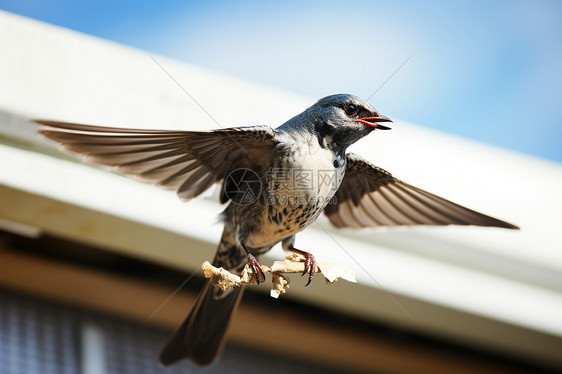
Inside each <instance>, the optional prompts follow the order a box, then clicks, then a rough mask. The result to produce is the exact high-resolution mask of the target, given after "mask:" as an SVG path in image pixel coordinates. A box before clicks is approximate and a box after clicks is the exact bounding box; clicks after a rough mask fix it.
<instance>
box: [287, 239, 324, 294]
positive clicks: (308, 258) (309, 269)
mask: <svg viewBox="0 0 562 374" xmlns="http://www.w3.org/2000/svg"><path fill="white" fill-rule="evenodd" d="M291 252H294V253H298V254H299V255H301V256H303V257H304V271H303V272H302V275H305V274H306V273H308V282H306V284H305V287H306V286H308V285H309V284H310V282H312V277H313V276H314V273H315V272H317V271H318V266H317V265H316V260H315V259H314V255H313V254H312V253H310V252H305V251H301V250H300V249H296V248H294V247H293V248H291Z"/></svg>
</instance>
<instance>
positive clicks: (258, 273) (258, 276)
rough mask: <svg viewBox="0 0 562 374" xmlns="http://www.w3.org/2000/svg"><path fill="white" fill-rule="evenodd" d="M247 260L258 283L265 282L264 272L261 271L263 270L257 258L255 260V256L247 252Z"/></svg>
mask: <svg viewBox="0 0 562 374" xmlns="http://www.w3.org/2000/svg"><path fill="white" fill-rule="evenodd" d="M248 261H249V262H250V266H251V267H252V270H253V271H254V275H255V276H256V282H258V285H259V284H260V282H265V274H264V273H263V270H262V269H261V266H260V264H259V263H258V260H256V258H255V257H254V256H253V255H252V254H250V253H248Z"/></svg>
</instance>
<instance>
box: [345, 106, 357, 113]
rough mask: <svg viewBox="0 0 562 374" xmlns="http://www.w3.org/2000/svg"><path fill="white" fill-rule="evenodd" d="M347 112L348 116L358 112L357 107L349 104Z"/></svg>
mask: <svg viewBox="0 0 562 374" xmlns="http://www.w3.org/2000/svg"><path fill="white" fill-rule="evenodd" d="M344 110H345V114H347V115H348V116H351V115H353V114H355V113H356V112H357V107H356V106H355V105H353V104H349V105H347V106H346V107H345V109H344Z"/></svg>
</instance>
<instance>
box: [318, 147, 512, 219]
mask: <svg viewBox="0 0 562 374" xmlns="http://www.w3.org/2000/svg"><path fill="white" fill-rule="evenodd" d="M324 213H325V214H326V215H327V216H328V218H329V219H330V222H332V224H333V225H334V226H336V227H339V228H345V227H351V228H363V227H377V226H409V225H437V226H442V225H476V226H495V227H503V228H509V229H517V228H518V227H517V226H514V225H512V224H510V223H507V222H504V221H501V220H498V219H496V218H492V217H489V216H486V215H484V214H481V213H478V212H475V211H474V210H471V209H468V208H465V207H463V206H460V205H458V204H455V203H453V202H451V201H449V200H445V199H443V198H441V197H439V196H436V195H433V194H431V193H429V192H426V191H424V190H421V189H419V188H417V187H414V186H412V185H409V184H408V183H405V182H402V181H401V180H399V179H396V178H394V177H393V176H392V175H391V174H390V173H388V172H386V171H384V170H383V169H381V168H378V167H376V166H374V165H372V164H371V163H369V162H368V161H366V160H364V159H363V158H361V157H359V156H357V155H354V154H348V155H347V166H346V170H345V176H344V178H343V180H342V183H341V185H340V187H339V189H338V191H337V192H336V195H335V202H334V204H328V205H327V206H326V208H325V209H324Z"/></svg>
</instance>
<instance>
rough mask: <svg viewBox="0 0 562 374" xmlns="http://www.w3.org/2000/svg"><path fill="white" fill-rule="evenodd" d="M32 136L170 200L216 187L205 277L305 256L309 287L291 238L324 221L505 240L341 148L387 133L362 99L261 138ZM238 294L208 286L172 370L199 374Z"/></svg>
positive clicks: (171, 349)
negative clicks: (281, 255)
mask: <svg viewBox="0 0 562 374" xmlns="http://www.w3.org/2000/svg"><path fill="white" fill-rule="evenodd" d="M35 122H37V123H38V124H41V125H44V126H46V128H43V129H41V130H40V133H41V134H42V135H44V136H46V137H47V138H49V139H52V140H54V141H56V142H59V143H61V144H62V146H63V148H64V149H66V150H68V151H72V152H77V153H80V154H83V155H85V156H86V160H87V161H89V162H93V163H97V164H102V165H107V166H109V167H111V169H112V170H115V171H117V172H119V173H123V174H127V175H130V176H133V177H135V178H137V179H139V180H141V181H144V182H149V183H153V184H155V185H157V186H158V187H162V188H165V189H169V190H175V191H176V192H177V194H178V195H179V197H180V198H181V199H182V200H189V199H191V198H193V197H195V196H198V195H199V194H201V193H202V192H203V191H205V190H206V189H207V188H209V187H210V186H211V185H213V184H215V183H221V184H222V190H221V195H220V201H221V203H227V202H228V205H227V206H226V209H225V210H224V211H223V213H222V221H223V222H224V231H223V234H222V237H221V240H220V243H219V245H218V248H217V252H216V255H215V257H214V260H213V262H212V263H213V265H214V266H216V267H223V268H225V269H228V270H229V271H231V272H233V273H238V274H239V273H240V272H241V271H242V269H243V267H244V266H245V265H246V264H247V263H250V264H251V266H252V269H253V270H254V273H255V274H256V276H257V279H258V281H263V280H264V274H263V272H262V271H261V268H260V266H259V264H258V262H257V258H259V256H260V255H261V254H263V253H265V252H267V251H268V250H270V249H271V248H272V247H273V246H274V245H275V244H277V243H279V242H281V243H282V247H283V248H284V249H285V250H287V251H292V252H296V253H299V254H301V255H303V256H304V257H305V259H306V264H305V265H306V266H305V272H304V273H303V275H304V274H306V273H308V282H309V283H310V281H311V280H312V276H313V274H314V271H315V269H316V264H315V261H314V256H313V255H312V254H310V253H308V252H305V251H303V250H300V249H297V248H295V246H294V245H295V235H296V234H297V233H298V232H300V231H302V230H303V229H304V228H306V227H307V226H308V225H310V224H311V223H312V222H314V221H315V220H316V218H317V217H318V216H319V215H320V213H321V212H324V213H325V214H326V215H327V216H328V218H329V220H330V221H331V223H332V224H334V225H335V226H336V227H340V228H344V227H350V228H363V227H377V226H402V225H477V226H495V227H503V228H508V229H516V228H517V227H516V226H514V225H511V224H509V223H507V222H504V221H500V220H498V219H495V218H492V217H489V216H486V215H484V214H481V213H478V212H475V211H473V210H470V209H467V208H464V207H462V206H460V205H457V204H455V203H452V202H450V201H448V200H445V199H443V198H441V197H438V196H435V195H433V194H431V193H429V192H425V191H423V190H421V189H419V188H416V187H414V186H411V185H409V184H407V183H405V182H402V181H401V180H399V179H396V178H394V177H393V176H392V175H391V174H390V173H388V172H386V171H384V170H383V169H380V168H378V167H376V166H374V165H373V164H371V163H369V162H368V161H366V160H364V159H362V158H361V157H359V156H357V155H355V154H351V153H349V154H346V150H347V148H348V147H349V146H350V145H351V144H353V143H355V142H356V141H358V140H359V139H361V138H362V137H364V136H366V135H368V134H369V133H371V132H372V131H373V130H375V129H378V130H387V129H389V127H386V126H385V125H383V124H382V123H388V122H392V121H391V120H390V119H389V118H388V117H385V116H383V115H381V114H379V113H378V112H377V111H376V110H375V109H374V108H373V107H372V106H371V105H370V104H368V103H367V102H365V101H363V100H362V99H360V98H358V97H356V96H352V95H347V94H338V95H331V96H327V97H325V98H323V99H320V100H319V101H318V102H316V103H315V104H314V105H312V106H311V107H310V108H308V109H306V110H305V111H304V112H302V113H300V114H298V115H297V116H295V117H293V118H291V119H290V120H288V121H287V122H286V123H284V124H283V125H281V126H279V127H278V128H276V129H275V130H274V129H272V128H270V127H267V126H256V127H237V128H228V129H220V130H214V131H177V130H140V129H124V128H112V127H97V126H86V125H78V124H70V123H61V122H51V121H43V120H37V121H35ZM242 293H243V288H237V289H230V290H228V291H221V290H220V289H218V288H216V287H213V286H211V285H210V283H208V282H207V283H206V285H205V287H204V289H203V290H202V292H201V294H200V295H199V298H198V299H197V302H196V304H195V306H194V307H193V309H192V311H191V313H190V314H189V315H188V316H187V318H186V320H185V321H184V322H183V324H182V325H181V326H180V327H179V328H178V329H177V330H176V332H175V333H174V335H173V336H172V337H171V338H170V340H169V341H168V343H167V344H166V346H165V347H164V349H163V350H162V352H161V354H160V361H161V363H162V364H164V365H170V364H173V363H175V362H176V361H178V360H180V359H183V358H190V359H191V360H193V361H194V362H196V363H198V364H200V365H205V364H209V363H211V362H212V361H213V360H214V359H215V358H216V357H217V356H218V354H219V352H220V351H221V348H222V346H223V345H224V341H225V334H226V331H227V328H228V324H229V321H230V319H231V317H232V314H233V312H234V310H235V309H236V307H237V305H238V303H239V302H240V299H241V297H242Z"/></svg>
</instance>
